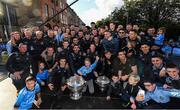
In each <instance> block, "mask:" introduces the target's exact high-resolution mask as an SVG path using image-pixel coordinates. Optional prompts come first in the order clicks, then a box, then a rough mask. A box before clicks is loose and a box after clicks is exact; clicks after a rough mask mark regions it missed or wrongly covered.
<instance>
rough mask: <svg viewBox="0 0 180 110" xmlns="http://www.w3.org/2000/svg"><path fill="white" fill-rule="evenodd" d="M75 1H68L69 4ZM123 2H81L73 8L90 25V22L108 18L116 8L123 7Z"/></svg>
mask: <svg viewBox="0 0 180 110" xmlns="http://www.w3.org/2000/svg"><path fill="white" fill-rule="evenodd" d="M73 1H74V0H67V2H68V4H70V3H72V2H73ZM122 5H123V1H122V0H79V1H78V2H76V3H75V4H74V5H73V6H72V7H71V8H72V9H74V10H75V12H76V13H77V15H78V16H79V17H80V18H81V19H82V20H83V22H85V23H86V25H89V24H90V22H92V21H94V22H96V21H97V20H101V19H102V18H106V17H107V16H108V15H109V14H110V13H111V12H112V11H113V10H114V9H115V7H121V6H122Z"/></svg>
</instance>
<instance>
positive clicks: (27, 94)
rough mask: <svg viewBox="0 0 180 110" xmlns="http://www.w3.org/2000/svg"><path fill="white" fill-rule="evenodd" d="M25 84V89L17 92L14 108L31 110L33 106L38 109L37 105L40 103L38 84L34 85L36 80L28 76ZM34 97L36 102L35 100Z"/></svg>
mask: <svg viewBox="0 0 180 110" xmlns="http://www.w3.org/2000/svg"><path fill="white" fill-rule="evenodd" d="M25 83H26V87H24V88H23V89H21V91H20V92H19V94H18V97H17V100H16V103H15V106H16V107H18V109H23V110H28V109H30V108H33V106H34V105H35V106H34V107H35V108H36V107H37V108H39V105H40V104H41V102H42V100H41V96H40V86H39V84H38V83H36V79H35V78H34V77H33V76H28V77H27V78H26V80H25ZM36 95H37V101H36V100H35V97H36Z"/></svg>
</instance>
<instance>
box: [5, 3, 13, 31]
mask: <svg viewBox="0 0 180 110" xmlns="http://www.w3.org/2000/svg"><path fill="white" fill-rule="evenodd" d="M5 6H6V11H7V18H8V27H9V32H12V26H11V19H10V15H9V9H8V6H7V4H6V5H5Z"/></svg>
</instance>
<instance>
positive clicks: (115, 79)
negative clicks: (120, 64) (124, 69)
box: [106, 74, 122, 100]
mask: <svg viewBox="0 0 180 110" xmlns="http://www.w3.org/2000/svg"><path fill="white" fill-rule="evenodd" d="M121 90H122V83H121V82H120V80H119V75H118V74H113V75H112V81H111V82H110V84H109V85H108V89H107V97H106V100H110V99H111V95H112V94H114V95H116V96H121Z"/></svg>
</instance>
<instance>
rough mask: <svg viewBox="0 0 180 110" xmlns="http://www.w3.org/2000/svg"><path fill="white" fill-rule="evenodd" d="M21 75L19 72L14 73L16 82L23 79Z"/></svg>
mask: <svg viewBox="0 0 180 110" xmlns="http://www.w3.org/2000/svg"><path fill="white" fill-rule="evenodd" d="M20 74H21V73H20V72H19V71H16V72H14V78H15V80H19V79H21V76H20Z"/></svg>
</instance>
